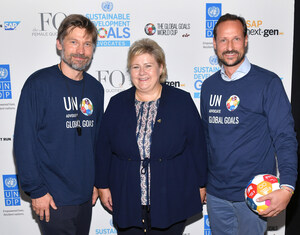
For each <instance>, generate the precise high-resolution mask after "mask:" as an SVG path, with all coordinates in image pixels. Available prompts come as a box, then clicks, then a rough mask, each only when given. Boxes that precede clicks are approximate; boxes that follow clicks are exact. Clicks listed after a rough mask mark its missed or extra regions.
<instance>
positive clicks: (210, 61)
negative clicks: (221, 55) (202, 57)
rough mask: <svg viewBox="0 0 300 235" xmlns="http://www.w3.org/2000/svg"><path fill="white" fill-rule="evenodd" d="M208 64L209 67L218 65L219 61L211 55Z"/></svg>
mask: <svg viewBox="0 0 300 235" xmlns="http://www.w3.org/2000/svg"><path fill="white" fill-rule="evenodd" d="M209 63H210V64H211V65H218V64H219V60H218V57H217V56H216V55H212V56H210V57H209Z"/></svg>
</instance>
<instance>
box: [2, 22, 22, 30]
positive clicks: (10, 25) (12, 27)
mask: <svg viewBox="0 0 300 235" xmlns="http://www.w3.org/2000/svg"><path fill="white" fill-rule="evenodd" d="M20 22H21V21H5V22H4V29H5V30H15V29H16V28H17V26H18V25H19V24H20Z"/></svg>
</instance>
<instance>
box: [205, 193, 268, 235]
mask: <svg viewBox="0 0 300 235" xmlns="http://www.w3.org/2000/svg"><path fill="white" fill-rule="evenodd" d="M207 212H208V216H209V223H210V228H211V231H212V235H227V234H228V235H248V234H255V235H263V234H264V233H265V231H266V230H267V219H266V218H264V217H261V216H259V215H258V214H256V213H254V212H253V211H251V209H250V208H249V207H248V206H247V204H246V203H245V202H231V201H227V200H224V199H220V198H217V197H215V196H212V195H210V194H207Z"/></svg>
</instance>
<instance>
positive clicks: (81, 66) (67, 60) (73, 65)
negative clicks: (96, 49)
mask: <svg viewBox="0 0 300 235" xmlns="http://www.w3.org/2000/svg"><path fill="white" fill-rule="evenodd" d="M73 56H75V57H79V58H83V59H87V62H86V63H84V64H76V63H74V62H72V57H73ZM61 59H62V60H63V61H64V62H65V63H66V64H67V65H68V66H69V67H71V68H72V69H75V70H77V71H85V70H86V69H87V68H88V67H89V66H90V64H91V62H92V58H89V57H86V56H84V55H81V54H70V56H69V58H66V57H65V50H64V48H62V51H61Z"/></svg>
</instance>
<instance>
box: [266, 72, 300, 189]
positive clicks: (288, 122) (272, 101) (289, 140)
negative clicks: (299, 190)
mask: <svg viewBox="0 0 300 235" xmlns="http://www.w3.org/2000/svg"><path fill="white" fill-rule="evenodd" d="M263 101H264V103H263V106H264V112H265V114H266V116H267V119H268V126H269V130H270V135H271V138H272V141H273V145H274V148H275V151H276V155H277V160H278V168H279V174H280V183H281V184H289V185H291V186H293V187H295V183H296V179H297V165H298V164H297V161H298V160H297V140H296V133H295V131H294V120H293V117H292V113H291V105H290V102H289V100H288V97H287V95H286V93H285V90H284V87H283V85H282V82H281V80H280V78H279V77H277V76H276V77H274V78H272V79H271V81H270V82H269V83H268V84H267V86H266V88H265V90H264V99H263Z"/></svg>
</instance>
